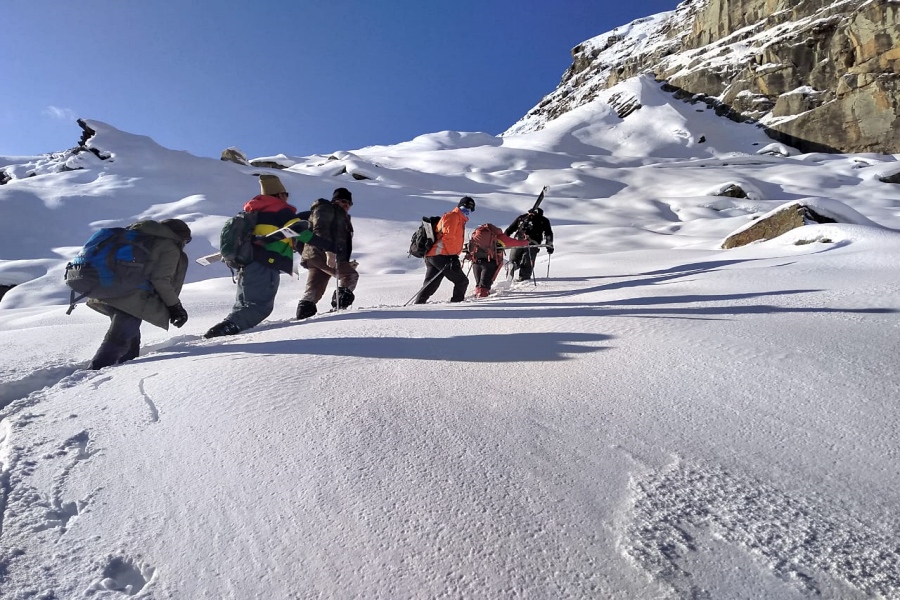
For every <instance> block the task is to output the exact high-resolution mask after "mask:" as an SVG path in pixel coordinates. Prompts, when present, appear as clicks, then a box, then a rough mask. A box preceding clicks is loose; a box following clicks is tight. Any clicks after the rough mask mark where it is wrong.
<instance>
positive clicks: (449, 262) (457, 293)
mask: <svg viewBox="0 0 900 600" xmlns="http://www.w3.org/2000/svg"><path fill="white" fill-rule="evenodd" d="M445 267H446V268H445ZM442 270H443V272H441V271H442ZM439 273H440V274H439ZM444 277H446V278H447V279H449V280H450V281H452V282H453V295H452V296H451V297H450V302H462V301H463V300H464V299H465V297H466V288H467V287H469V278H468V277H466V274H465V273H464V272H463V270H462V265H461V264H460V262H459V257H458V256H444V255H440V256H426V257H425V281H430V282H431V283H429V284H428V285H426V286H425V287H424V288H422V291H421V292H419V295H418V296H416V304H425V303H426V302H428V299H429V298H431V296H432V295H433V294H434V293H435V292H436V291H437V290H438V288H439V287H440V286H441V281H442V280H443V279H444ZM432 278H433V280H432Z"/></svg>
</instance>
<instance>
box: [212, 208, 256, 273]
mask: <svg viewBox="0 0 900 600" xmlns="http://www.w3.org/2000/svg"><path fill="white" fill-rule="evenodd" d="M256 217H257V214H256V211H241V212H239V213H238V214H236V215H235V216H233V217H231V218H230V219H228V220H227V221H225V226H224V227H222V233H221V234H220V235H219V252H220V253H221V254H222V260H223V261H224V262H225V264H226V265H228V267H229V268H231V269H235V270H237V269H240V268H242V267H245V266H247V265H249V264H250V263H252V262H253V230H254V229H255V228H256V222H257V218H256Z"/></svg>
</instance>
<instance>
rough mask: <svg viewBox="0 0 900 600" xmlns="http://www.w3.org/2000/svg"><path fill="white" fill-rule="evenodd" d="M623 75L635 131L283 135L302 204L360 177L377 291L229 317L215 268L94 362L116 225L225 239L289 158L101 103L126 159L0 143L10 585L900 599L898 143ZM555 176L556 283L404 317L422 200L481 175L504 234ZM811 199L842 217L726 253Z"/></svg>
mask: <svg viewBox="0 0 900 600" xmlns="http://www.w3.org/2000/svg"><path fill="white" fill-rule="evenodd" d="M616 91H622V92H628V93H631V94H634V95H640V97H641V99H642V103H643V104H644V107H643V108H641V109H640V110H638V111H636V112H634V113H632V114H631V115H629V116H628V117H627V118H626V119H625V120H624V121H621V122H618V124H617V122H616V121H614V120H612V119H611V118H610V119H607V116H608V115H609V114H610V113H609V109H608V107H606V106H604V105H603V104H602V103H600V102H598V103H596V104H594V105H591V106H587V107H583V109H579V111H573V112H572V113H570V114H569V115H566V116H565V117H563V118H561V119H558V120H557V121H556V122H554V123H553V124H552V125H551V126H550V127H547V128H546V129H545V130H543V131H541V132H536V133H530V134H527V135H518V136H506V137H503V138H493V137H490V136H485V135H484V134H477V133H457V132H439V133H433V134H428V135H423V136H420V137H418V138H416V139H415V140H411V141H409V142H406V143H404V144H398V145H396V146H377V147H369V148H362V149H358V150H354V151H352V152H337V153H334V154H333V155H322V156H312V157H290V160H291V161H293V163H294V164H293V166H291V167H290V168H289V169H287V170H283V171H279V172H278V174H279V176H280V177H281V178H282V180H283V181H284V182H285V184H286V186H287V188H288V189H289V190H290V191H291V201H293V202H294V203H295V204H296V205H297V206H298V207H299V208H304V207H305V206H306V205H308V204H309V203H310V202H311V201H312V200H314V199H315V198H316V197H319V196H325V197H330V192H331V190H332V189H333V188H334V187H338V186H345V187H348V188H350V189H351V190H352V191H353V194H354V200H355V202H354V206H353V209H352V211H353V212H352V214H353V217H354V225H355V228H356V237H355V241H354V254H355V257H356V258H357V259H358V260H359V261H360V272H361V280H360V286H359V288H358V289H357V298H358V300H357V304H358V307H357V308H355V309H353V310H350V311H346V312H342V313H338V314H335V315H321V316H318V317H315V318H313V319H311V320H309V321H306V322H303V323H298V322H296V321H293V320H292V319H291V317H292V316H293V314H294V308H295V306H296V302H297V300H298V299H299V296H300V294H301V293H302V289H303V285H302V283H301V282H298V281H295V280H290V279H288V278H284V279H283V281H282V288H281V290H280V291H279V296H278V301H277V306H276V309H275V312H274V313H273V314H272V316H271V317H270V319H269V320H267V321H266V322H264V323H263V324H262V325H261V326H260V327H258V328H255V329H253V330H250V331H248V332H245V333H243V334H241V335H238V336H235V337H233V338H226V339H216V340H204V339H202V337H201V335H202V333H203V332H204V331H205V330H206V328H208V327H209V326H211V325H212V324H214V323H215V322H217V321H218V320H220V319H221V318H222V317H223V316H224V315H225V314H226V313H227V311H228V309H229V307H230V305H231V303H232V301H233V294H234V287H233V284H232V282H231V279H230V277H229V274H228V271H227V269H225V268H224V267H223V266H221V265H212V266H210V267H206V268H201V267H197V266H192V267H191V270H190V273H189V279H190V283H189V284H188V285H187V286H186V288H185V291H184V293H183V296H182V300H183V303H184V306H185V307H186V308H187V310H188V312H189V314H190V319H189V321H188V323H187V324H186V325H185V327H184V328H183V329H181V330H177V331H175V330H172V331H169V332H165V331H163V330H161V329H156V328H152V327H150V326H147V325H145V326H144V328H143V345H142V352H141V357H140V358H138V359H137V360H135V361H132V362H130V363H126V364H124V365H120V366H117V367H114V368H109V369H105V370H102V371H97V372H88V371H84V370H82V368H83V367H84V365H85V364H86V363H87V361H88V360H89V359H90V357H91V355H92V354H93V352H94V350H95V348H96V346H97V345H98V344H99V342H100V339H101V338H102V336H103V333H104V332H105V330H106V326H107V322H106V320H105V318H103V317H101V316H99V315H97V314H95V313H93V312H92V311H91V310H90V309H87V308H85V307H79V308H78V309H77V310H75V312H74V313H73V314H72V315H71V316H66V315H65V314H64V313H65V304H66V301H67V299H68V295H67V293H66V291H65V288H64V287H63V286H62V285H61V281H60V278H61V273H62V269H63V266H64V264H65V261H66V259H67V258H68V257H69V256H71V255H72V254H73V253H74V252H75V251H76V250H77V247H78V246H79V245H80V244H81V243H82V242H83V241H84V239H85V238H86V237H87V234H88V233H89V231H90V230H91V229H92V228H93V227H96V226H98V225H99V224H100V223H116V224H122V223H128V222H130V221H131V220H134V219H137V218H140V217H144V216H152V217H154V218H166V217H179V218H184V219H185V220H187V221H188V222H189V223H190V224H191V227H192V228H193V229H194V233H195V235H194V241H193V242H192V243H191V244H190V245H189V246H188V248H187V249H188V252H189V254H190V255H191V256H192V257H196V256H199V255H202V254H206V253H208V252H210V251H212V250H213V248H214V243H215V241H216V235H217V230H218V227H219V226H220V225H221V222H222V221H223V220H224V219H225V218H226V216H228V215H230V214H232V213H234V212H235V211H236V210H237V208H238V207H239V206H240V205H241V204H242V203H243V202H244V201H245V200H246V199H248V198H249V197H251V196H252V195H254V194H255V193H256V191H257V189H258V186H257V182H256V180H255V178H254V177H253V174H254V173H259V172H272V171H268V170H263V169H255V168H250V167H242V166H238V165H234V164H231V163H224V162H221V161H211V160H207V159H199V158H195V157H192V156H190V155H186V154H184V153H175V152H172V151H169V150H167V149H165V148H161V147H159V146H157V145H156V144H155V143H153V142H152V140H149V139H148V138H146V137H143V136H135V135H132V134H129V133H125V132H121V131H118V130H116V129H115V128H114V127H112V126H109V125H105V124H103V123H99V122H96V121H91V122H90V124H91V126H92V127H93V128H94V129H95V130H96V131H97V135H96V136H95V138H94V139H92V140H91V142H90V144H92V145H95V146H96V147H97V148H99V149H102V150H103V151H104V152H105V153H109V154H110V155H112V159H111V160H106V161H100V160H99V159H98V160H93V159H90V158H86V159H84V166H85V167H86V168H85V169H83V170H80V171H67V172H54V169H55V168H57V167H56V166H54V165H52V164H50V162H52V161H50V162H45V163H42V164H41V166H40V172H39V173H38V174H37V175H36V176H34V177H28V176H27V173H28V172H29V169H35V168H37V167H36V166H23V165H37V164H38V163H39V162H40V161H41V160H45V159H43V158H41V157H32V158H24V157H13V158H4V159H2V163H0V164H4V165H6V166H5V167H3V168H5V169H6V170H7V171H8V172H14V173H15V175H16V177H15V179H12V180H11V181H10V182H8V183H7V184H5V185H3V186H0V207H2V210H3V211H4V215H5V216H6V215H15V216H16V217H17V218H16V219H8V218H7V219H3V220H0V221H2V223H4V224H3V225H0V227H3V228H4V229H3V232H2V233H3V235H2V236H0V257H2V260H0V277H2V278H4V279H2V280H0V281H8V282H14V283H18V284H19V285H17V286H16V287H15V288H13V289H12V290H11V291H9V292H8V293H7V294H6V296H5V297H4V298H3V300H2V302H0V348H2V349H3V350H2V353H3V354H2V357H3V360H2V361H0V382H2V387H0V598H4V599H5V598H24V597H45V598H54V597H56V598H78V597H88V596H90V597H95V598H109V599H115V598H121V597H123V596H127V595H132V596H136V597H138V598H154V599H176V598H179V599H180V598H294V597H295V598H309V597H322V598H352V597H367V598H420V597H442V596H446V597H461V598H486V599H487V598H491V599H493V598H514V597H526V598H593V597H603V598H622V599H625V598H650V597H653V598H762V597H765V598H798V599H799V598H810V597H819V598H834V599H838V598H840V599H846V598H870V597H882V598H892V597H897V596H898V595H900V579H898V576H897V573H900V555H898V554H897V550H896V539H897V538H898V535H900V520H898V518H897V516H896V511H895V507H896V505H897V503H898V501H900V497H898V491H897V490H900V471H898V469H897V468H896V464H897V458H898V457H897V448H898V447H900V443H898V442H900V439H898V431H900V428H898V420H900V413H898V409H897V403H896V398H897V397H900V394H898V392H900V389H898V388H900V386H898V383H897V379H896V377H895V372H896V360H895V356H896V350H897V342H896V340H897V334H898V329H900V320H898V311H900V291H898V290H897V288H896V285H895V282H896V281H897V280H898V275H900V272H898V271H900V267H898V264H900V261H898V258H900V233H898V231H897V230H898V227H900V202H898V200H897V198H898V196H897V194H896V192H895V187H896V186H892V185H891V184H886V183H883V182H881V181H879V180H878V175H880V174H883V173H884V172H886V171H889V170H891V169H896V168H897V158H898V157H897V156H879V155H819V154H808V155H796V156H773V155H760V154H756V152H757V151H758V150H761V149H763V148H764V147H765V144H767V143H768V141H766V140H765V138H763V137H761V135H760V133H759V130H758V129H756V128H754V127H752V126H747V125H737V124H734V123H730V122H727V121H720V120H715V119H714V117H713V116H712V115H711V114H707V113H706V112H696V111H694V110H693V109H691V108H685V106H687V105H685V106H681V105H672V106H668V105H666V103H665V102H664V101H662V99H661V98H662V96H657V93H658V90H657V89H656V88H655V87H654V86H653V85H650V83H648V82H647V81H646V80H635V81H630V82H628V83H627V85H626V86H624V87H623V88H621V89H620V90H616ZM657 100H658V101H657ZM701 136H705V137H706V140H707V141H706V142H704V143H700V142H699V140H700V137H701ZM91 156H93V155H91ZM330 156H333V159H329V158H330ZM70 158H71V157H68V158H67V159H66V160H69V159H70ZM344 170H346V171H348V172H347V173H344V174H341V175H336V173H339V172H341V171H344ZM353 172H357V173H360V174H366V175H367V176H370V177H371V178H370V179H366V180H356V179H354V178H353V177H352V173H353ZM729 182H737V183H739V184H740V185H741V186H742V187H743V188H744V189H745V190H748V191H749V192H750V195H751V198H748V199H735V198H727V197H722V196H715V195H713V194H714V193H716V192H717V191H718V190H720V189H722V188H723V186H724V185H726V184H727V183H729ZM544 185H549V186H550V191H549V194H548V196H547V199H546V200H545V202H544V204H543V205H542V206H543V207H544V209H545V211H546V215H547V216H548V217H549V218H550V219H551V220H552V223H553V226H554V233H555V236H556V246H557V250H556V252H555V253H554V254H553V255H552V257H550V258H549V260H548V257H547V255H546V254H545V253H543V252H542V253H541V254H540V255H539V260H538V264H537V268H536V270H535V273H536V275H537V278H536V280H535V281H533V282H523V283H515V284H512V285H510V284H508V283H507V282H505V281H501V282H498V284H497V285H496V289H497V292H498V293H497V294H496V295H495V296H494V297H493V298H490V299H487V300H483V301H482V300H479V301H468V302H465V303H462V304H458V305H457V304H448V303H446V300H447V299H448V298H449V291H448V288H447V285H446V284H445V285H444V286H443V287H442V288H441V290H440V291H439V292H438V294H437V295H436V296H435V297H434V298H433V300H434V302H432V303H430V304H428V305H425V306H403V305H404V303H405V302H407V301H408V300H409V298H410V297H411V296H412V295H413V294H414V293H415V291H416V290H417V289H418V287H419V286H420V285H421V283H422V276H423V272H424V269H423V267H422V264H421V261H418V260H414V259H410V258H407V257H406V247H407V245H408V240H409V236H410V235H411V234H412V230H413V228H414V225H415V222H416V221H417V220H418V219H419V218H420V217H421V216H422V215H423V214H439V213H441V212H443V211H445V210H448V209H449V208H450V207H452V206H455V204H456V201H457V200H458V199H459V197H460V196H462V195H465V194H469V195H472V196H474V197H475V198H476V202H477V203H478V205H477V209H476V212H475V213H474V214H473V219H472V220H471V221H470V222H469V229H470V230H471V229H472V228H473V227H474V226H475V225H477V224H479V223H482V222H488V221H489V222H494V223H495V224H497V225H500V226H504V227H505V226H506V225H507V224H508V223H509V222H510V221H512V219H513V218H514V217H515V216H516V215H517V214H519V213H520V212H522V211H523V210H524V209H526V208H527V207H529V206H530V205H531V203H532V202H533V199H534V195H535V194H536V193H537V192H538V191H539V190H540V188H541V187H542V186H544ZM797 199H804V200H807V201H811V202H818V203H820V204H822V205H824V206H828V207H830V209H831V210H832V212H834V213H836V214H840V215H841V216H842V217H843V220H845V221H848V222H846V223H838V224H830V225H818V226H810V227H805V228H803V229H802V230H795V231H793V232H790V233H788V234H785V235H784V236H781V237H780V238H778V239H775V240H771V241H767V242H762V243H757V244H752V245H749V246H745V247H742V248H737V249H734V250H729V251H723V250H720V249H719V244H720V243H721V241H722V239H723V238H724V237H725V236H727V235H728V234H729V233H731V232H732V231H734V230H736V229H738V228H739V227H741V226H744V225H745V224H747V223H748V222H750V221H751V220H752V219H753V218H754V217H758V216H760V215H762V214H765V213H766V212H768V211H769V210H771V209H773V208H775V207H777V206H779V205H781V204H784V203H785V202H788V201H792V200H797ZM10 221H15V223H20V222H26V223H41V224H49V225H48V228H49V230H50V231H51V232H52V238H51V239H52V242H50V243H48V237H47V235H34V234H33V232H32V231H31V230H30V229H23V228H22V227H21V225H18V226H17V225H15V224H12V223H10ZM810 239H813V240H818V241H814V242H813V243H805V242H808V241H809V240H810ZM826 239H827V240H830V241H829V242H827V243H826V242H823V241H821V240H826ZM798 242H804V243H798ZM319 308H320V311H323V310H325V309H326V308H327V300H323V301H322V302H321V303H320V305H319Z"/></svg>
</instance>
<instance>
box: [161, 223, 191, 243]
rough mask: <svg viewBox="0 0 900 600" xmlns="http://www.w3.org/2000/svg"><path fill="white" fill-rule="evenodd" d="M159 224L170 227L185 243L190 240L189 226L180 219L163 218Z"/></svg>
mask: <svg viewBox="0 0 900 600" xmlns="http://www.w3.org/2000/svg"><path fill="white" fill-rule="evenodd" d="M159 224H160V225H165V226H166V227H168V228H169V229H171V230H172V233H174V234H175V235H177V236H178V237H180V238H181V239H182V241H183V242H184V243H185V244H187V243H188V242H190V241H191V228H190V227H188V225H187V223H185V222H184V221H182V220H181V219H163V220H162V221H160V222H159Z"/></svg>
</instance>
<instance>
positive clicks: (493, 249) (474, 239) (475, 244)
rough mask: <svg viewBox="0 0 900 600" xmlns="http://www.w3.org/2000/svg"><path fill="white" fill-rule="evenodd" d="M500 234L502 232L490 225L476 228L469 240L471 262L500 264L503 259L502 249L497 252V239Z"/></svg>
mask: <svg viewBox="0 0 900 600" xmlns="http://www.w3.org/2000/svg"><path fill="white" fill-rule="evenodd" d="M501 233H503V230H501V229H500V228H499V227H497V226H495V225H491V224H490V223H485V224H483V225H479V226H478V227H476V228H475V231H473V232H472V236H471V237H470V238H469V254H471V255H472V260H473V261H477V260H478V259H482V260H484V259H486V260H492V261H494V262H500V261H501V260H502V258H503V250H502V248H501V249H499V250H498V247H497V246H498V243H497V239H498V236H499V235H500V234H501Z"/></svg>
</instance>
